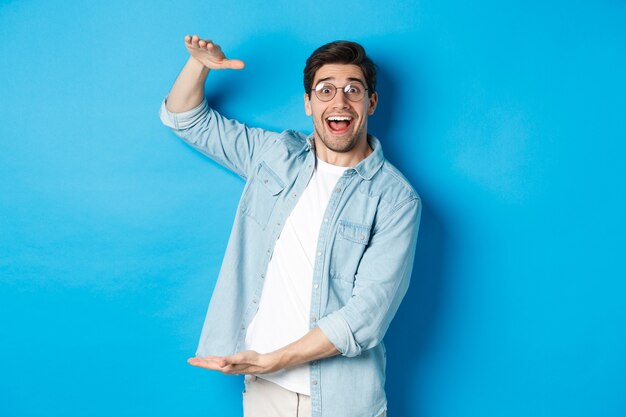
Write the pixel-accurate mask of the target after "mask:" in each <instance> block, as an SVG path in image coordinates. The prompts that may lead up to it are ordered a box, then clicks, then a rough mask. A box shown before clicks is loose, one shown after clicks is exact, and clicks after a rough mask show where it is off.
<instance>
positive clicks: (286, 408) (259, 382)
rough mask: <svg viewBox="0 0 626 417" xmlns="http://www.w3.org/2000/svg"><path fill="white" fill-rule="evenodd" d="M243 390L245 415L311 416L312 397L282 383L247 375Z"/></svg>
mask: <svg viewBox="0 0 626 417" xmlns="http://www.w3.org/2000/svg"><path fill="white" fill-rule="evenodd" d="M245 384H246V388H245V390H244V392H243V416H244V417H311V397H309V396H308V395H304V394H298V393H297V392H293V391H289V390H287V389H285V388H283V387H281V386H280V385H276V384H274V383H273V382H270V381H267V380H265V379H263V378H258V377H256V376H254V375H246V380H245Z"/></svg>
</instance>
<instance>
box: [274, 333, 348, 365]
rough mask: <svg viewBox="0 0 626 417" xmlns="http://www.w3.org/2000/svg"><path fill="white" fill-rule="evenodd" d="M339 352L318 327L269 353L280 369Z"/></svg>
mask: <svg viewBox="0 0 626 417" xmlns="http://www.w3.org/2000/svg"><path fill="white" fill-rule="evenodd" d="M339 353H340V352H339V351H338V350H337V348H335V345H333V344H332V343H331V342H330V340H328V338H327V337H326V335H325V334H324V332H322V330H321V329H320V328H319V327H316V328H315V329H313V330H311V331H310V332H308V333H307V334H305V335H304V336H303V337H302V338H300V339H298V340H296V341H295V342H293V343H291V344H289V345H287V346H285V347H283V348H281V349H278V350H276V351H274V352H271V353H269V354H268V355H270V356H271V357H272V360H273V361H276V363H277V368H278V369H283V368H290V367H292V366H296V365H300V364H303V363H308V362H312V361H316V360H319V359H325V358H329V357H331V356H336V355H338V354H339Z"/></svg>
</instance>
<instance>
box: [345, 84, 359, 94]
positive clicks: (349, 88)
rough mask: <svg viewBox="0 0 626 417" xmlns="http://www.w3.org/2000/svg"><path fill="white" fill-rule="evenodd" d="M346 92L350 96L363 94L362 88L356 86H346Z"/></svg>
mask: <svg viewBox="0 0 626 417" xmlns="http://www.w3.org/2000/svg"><path fill="white" fill-rule="evenodd" d="M346 92H347V93H348V94H354V95H357V94H359V93H360V92H361V87H360V86H359V85H356V84H348V85H347V86H346Z"/></svg>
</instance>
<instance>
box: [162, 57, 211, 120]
mask: <svg viewBox="0 0 626 417" xmlns="http://www.w3.org/2000/svg"><path fill="white" fill-rule="evenodd" d="M208 74H209V68H207V67H206V66H204V65H203V64H202V63H201V62H199V61H198V60H196V59H195V58H193V57H189V60H188V61H187V63H186V64H185V66H184V67H183V69H182V70H181V72H180V74H178V78H176V81H175V82H174V85H173V86H172V89H171V90H170V93H169V95H168V96H167V103H166V107H167V109H168V110H169V111H171V112H174V113H182V112H185V111H188V110H191V109H193V108H195V107H197V106H198V105H199V104H200V103H201V102H202V100H203V99H204V83H205V81H206V78H207V75H208Z"/></svg>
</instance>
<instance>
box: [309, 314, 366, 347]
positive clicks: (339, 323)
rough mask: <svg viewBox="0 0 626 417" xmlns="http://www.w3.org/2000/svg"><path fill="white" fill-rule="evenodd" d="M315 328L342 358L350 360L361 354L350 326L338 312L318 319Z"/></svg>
mask: <svg viewBox="0 0 626 417" xmlns="http://www.w3.org/2000/svg"><path fill="white" fill-rule="evenodd" d="M317 326H318V327H319V328H320V329H321V330H322V332H324V334H325V335H326V337H327V338H328V340H330V342H331V343H332V344H333V345H335V347H336V348H337V350H338V351H339V352H340V353H341V354H342V355H343V356H346V357H349V358H351V357H354V356H359V355H360V354H361V346H359V344H358V343H356V340H355V339H354V336H353V334H352V330H351V329H350V326H349V325H348V323H347V322H346V320H345V319H344V318H343V317H342V316H341V313H339V312H338V311H335V312H333V313H331V314H329V315H328V316H326V317H324V318H322V319H320V320H319V321H318V322H317Z"/></svg>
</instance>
